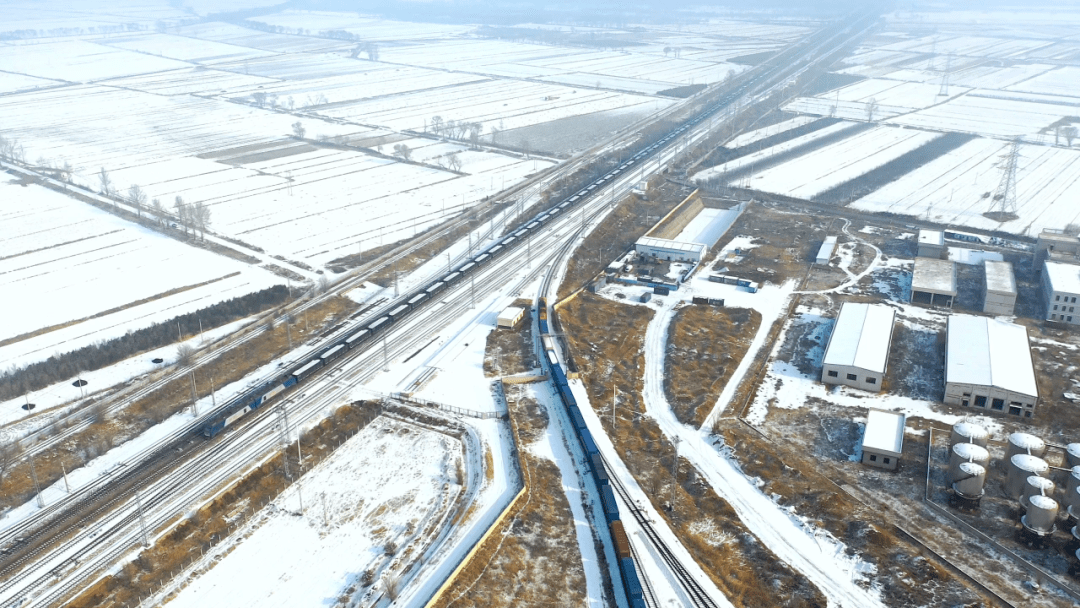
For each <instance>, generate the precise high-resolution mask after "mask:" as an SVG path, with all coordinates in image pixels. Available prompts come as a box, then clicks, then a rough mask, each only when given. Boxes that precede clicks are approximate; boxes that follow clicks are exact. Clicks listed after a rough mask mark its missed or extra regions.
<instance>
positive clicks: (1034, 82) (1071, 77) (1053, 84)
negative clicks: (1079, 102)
mask: <svg viewBox="0 0 1080 608" xmlns="http://www.w3.org/2000/svg"><path fill="white" fill-rule="evenodd" d="M1078 82H1080V67H1075V66H1071V65H1064V66H1058V67H1056V68H1054V69H1052V70H1049V71H1046V72H1044V73H1042V74H1039V75H1038V76H1035V77H1034V78H1031V79H1030V80H1025V81H1023V82H1020V83H1018V84H1013V85H1012V86H1010V87H1008V89H1009V90H1012V91H1029V92H1031V93H1045V94H1049V95H1062V96H1066V97H1080V87H1078V86H1077V83H1078ZM1069 101H1070V102H1072V103H1076V101H1075V100H1069Z"/></svg>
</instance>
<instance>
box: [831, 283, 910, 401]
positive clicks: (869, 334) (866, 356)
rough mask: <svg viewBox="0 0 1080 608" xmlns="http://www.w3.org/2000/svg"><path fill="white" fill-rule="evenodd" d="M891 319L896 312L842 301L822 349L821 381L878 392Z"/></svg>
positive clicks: (886, 307)
mask: <svg viewBox="0 0 1080 608" xmlns="http://www.w3.org/2000/svg"><path fill="white" fill-rule="evenodd" d="M895 319H896V311H895V310H893V309H892V308H890V307H888V306H883V305H881V304H862V303H856V302H845V303H844V304H843V305H842V306H841V307H840V316H838V317H837V318H836V327H834V328H833V332H832V335H831V336H829V344H828V346H826V347H825V358H824V359H823V360H822V366H821V367H822V369H821V381H822V382H824V383H825V384H844V385H846V386H851V387H854V388H861V389H863V390H865V391H875V392H877V391H880V390H881V383H882V381H883V380H884V379H885V370H886V369H887V368H888V365H889V349H890V347H891V346H892V335H893V322H894V321H895Z"/></svg>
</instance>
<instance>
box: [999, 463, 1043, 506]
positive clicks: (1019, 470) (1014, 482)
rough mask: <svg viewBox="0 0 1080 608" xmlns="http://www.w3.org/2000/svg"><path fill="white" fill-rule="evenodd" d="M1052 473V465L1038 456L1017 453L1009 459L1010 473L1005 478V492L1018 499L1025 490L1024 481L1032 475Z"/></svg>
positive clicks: (1040, 475) (1041, 475)
mask: <svg viewBox="0 0 1080 608" xmlns="http://www.w3.org/2000/svg"><path fill="white" fill-rule="evenodd" d="M1049 474H1050V465H1048V464H1046V461H1045V460H1043V459H1042V458H1038V457H1036V456H1028V455H1027V454H1016V455H1015V456H1013V457H1012V458H1010V459H1009V473H1008V475H1007V476H1006V478H1005V493H1006V494H1008V495H1009V496H1011V497H1012V498H1013V500H1016V499H1018V498H1020V494H1021V493H1022V492H1023V491H1024V482H1026V481H1027V478H1028V477H1030V476H1032V475H1038V476H1039V477H1046V476H1047V475H1049Z"/></svg>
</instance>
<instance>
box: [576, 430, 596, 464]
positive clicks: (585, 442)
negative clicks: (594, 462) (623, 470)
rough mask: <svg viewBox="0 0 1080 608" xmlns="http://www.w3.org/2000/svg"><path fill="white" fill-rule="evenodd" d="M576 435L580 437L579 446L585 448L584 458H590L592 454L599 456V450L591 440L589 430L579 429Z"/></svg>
mask: <svg viewBox="0 0 1080 608" xmlns="http://www.w3.org/2000/svg"><path fill="white" fill-rule="evenodd" d="M578 435H580V436H581V446H582V447H583V448H585V457H586V458H592V455H593V454H599V453H600V450H598V449H596V441H595V440H594V439H593V438H592V433H591V432H589V429H579V430H578Z"/></svg>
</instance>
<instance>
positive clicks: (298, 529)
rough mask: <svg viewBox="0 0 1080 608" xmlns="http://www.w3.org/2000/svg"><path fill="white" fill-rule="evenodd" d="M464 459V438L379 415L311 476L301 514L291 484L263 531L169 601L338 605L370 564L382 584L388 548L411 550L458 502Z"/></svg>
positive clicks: (304, 489)
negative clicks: (458, 475) (459, 473)
mask: <svg viewBox="0 0 1080 608" xmlns="http://www.w3.org/2000/svg"><path fill="white" fill-rule="evenodd" d="M462 460H463V455H462V450H461V446H460V443H459V442H458V441H457V440H455V439H453V438H450V437H447V436H446V435H442V434H440V433H437V432H434V431H429V430H426V429H423V428H420V427H416V426H413V425H408V424H403V423H401V422H398V421H395V420H391V419H387V418H379V419H377V420H376V421H375V422H373V423H371V424H370V425H369V426H367V427H366V428H365V429H364V430H362V431H361V432H360V433H358V434H357V435H356V436H355V437H353V438H351V439H350V440H349V441H347V442H346V443H345V444H344V445H342V446H341V447H340V448H338V450H337V451H335V453H334V455H333V457H332V458H331V459H329V460H327V461H326V462H325V463H323V465H321V466H319V467H318V468H317V469H316V470H315V471H313V472H311V473H310V474H308V475H305V476H304V478H303V486H302V493H303V500H304V501H305V504H304V507H305V509H304V513H303V514H302V515H301V514H300V496H299V495H298V493H297V488H296V486H293V488H292V489H291V490H290V491H289V492H287V493H286V494H284V495H283V496H282V497H280V498H279V499H278V501H277V503H276V504H277V507H278V508H277V509H276V510H273V511H271V512H270V513H268V514H266V515H265V520H264V521H263V522H262V523H261V525H260V526H259V527H258V529H256V530H255V531H254V532H253V533H252V534H251V535H250V536H249V537H248V538H246V539H244V542H242V543H239V544H238V545H237V546H236V548H235V550H234V551H232V552H231V553H229V554H228V555H227V556H225V557H224V558H222V559H221V560H220V561H219V562H218V563H217V564H216V565H215V567H214V568H213V569H211V570H210V571H209V572H207V573H206V574H204V575H202V576H200V577H198V578H196V579H195V580H194V581H192V582H191V584H190V585H189V586H188V587H186V588H185V589H184V590H183V591H182V592H180V594H179V595H178V596H177V597H176V598H175V599H174V600H173V601H172V602H170V603H171V604H172V605H175V606H178V607H181V608H183V607H184V606H199V607H201V606H206V605H213V604H216V603H218V602H220V600H221V598H222V597H228V598H229V599H228V604H229V606H238V607H239V606H252V607H256V606H257V607H259V608H262V607H265V606H282V607H288V608H292V607H294V606H311V605H315V604H322V603H332V602H333V601H334V600H335V599H336V598H338V597H339V596H340V595H341V594H342V593H343V592H344V591H345V589H346V588H347V587H349V585H350V584H353V583H355V582H356V581H357V580H358V579H359V578H360V575H361V573H363V572H364V571H365V570H368V569H371V570H373V571H374V574H375V580H379V577H380V575H381V573H382V571H383V568H385V566H386V565H387V562H388V561H389V559H388V557H387V553H390V554H392V555H393V554H400V553H401V552H404V551H406V550H408V549H409V548H410V546H411V544H413V543H414V542H415V540H416V537H417V535H418V534H419V533H420V532H421V531H424V529H425V528H426V526H428V525H429V524H430V523H432V522H434V521H438V520H439V519H441V518H443V517H445V515H446V514H447V512H448V510H449V509H450V508H451V507H452V506H453V503H454V500H455V498H456V497H457V496H458V495H459V494H460V492H461V489H462V488H461V486H460V485H458V484H457V483H456V482H455V472H454V471H455V469H456V468H457V467H459V466H460V465H461V463H462ZM389 543H393V545H394V547H395V549H394V550H386V549H385V547H386V546H387V544H389Z"/></svg>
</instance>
